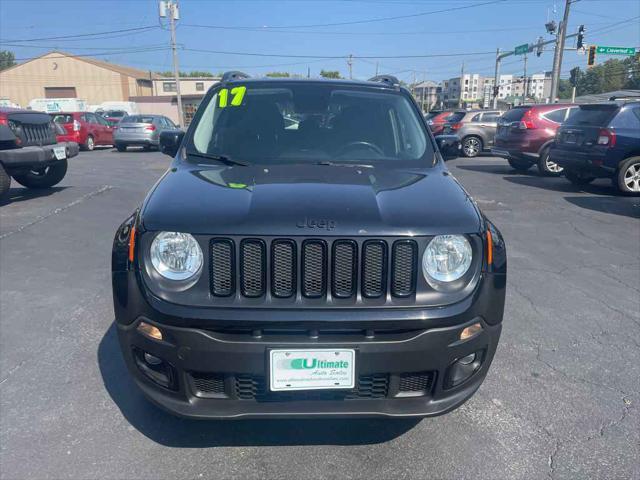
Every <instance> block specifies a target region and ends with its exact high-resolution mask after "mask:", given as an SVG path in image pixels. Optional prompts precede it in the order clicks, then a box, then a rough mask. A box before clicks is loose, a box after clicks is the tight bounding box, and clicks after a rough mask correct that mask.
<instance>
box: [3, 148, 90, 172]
mask: <svg viewBox="0 0 640 480" xmlns="http://www.w3.org/2000/svg"><path fill="white" fill-rule="evenodd" d="M62 145H64V146H65V151H66V153H67V158H71V157H75V156H76V155H78V151H79V148H78V144H77V143H74V142H60V143H56V144H54V145H44V146H42V147H38V146H32V147H22V148H15V149H11V150H0V163H2V164H3V165H4V167H5V168H7V169H8V170H12V169H15V168H18V169H23V168H29V169H32V168H38V167H43V166H46V165H49V164H51V163H55V162H57V161H59V160H57V159H56V157H55V155H54V153H53V149H54V148H55V147H60V146H62Z"/></svg>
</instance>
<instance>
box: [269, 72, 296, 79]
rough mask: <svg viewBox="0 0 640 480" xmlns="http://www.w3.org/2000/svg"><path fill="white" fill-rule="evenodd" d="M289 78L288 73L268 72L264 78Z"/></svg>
mask: <svg viewBox="0 0 640 480" xmlns="http://www.w3.org/2000/svg"><path fill="white" fill-rule="evenodd" d="M290 76H291V75H290V74H289V72H269V73H267V74H265V77H273V78H289V77H290Z"/></svg>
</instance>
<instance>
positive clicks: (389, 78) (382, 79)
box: [369, 75, 400, 87]
mask: <svg viewBox="0 0 640 480" xmlns="http://www.w3.org/2000/svg"><path fill="white" fill-rule="evenodd" d="M369 82H378V83H386V84H387V85H389V86H391V87H399V86H400V81H399V80H398V79H397V78H396V77H394V76H393V75H376V76H375V77H371V78H370V79H369Z"/></svg>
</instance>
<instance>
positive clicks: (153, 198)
mask: <svg viewBox="0 0 640 480" xmlns="http://www.w3.org/2000/svg"><path fill="white" fill-rule="evenodd" d="M160 143H161V149H162V151H163V152H164V153H167V154H169V155H171V156H174V157H175V159H174V161H173V164H172V165H171V168H169V170H167V172H166V173H165V174H164V175H163V177H162V178H161V179H160V180H159V181H158V183H157V184H156V185H155V186H154V187H153V189H152V190H151V191H150V192H149V194H148V195H147V198H146V199H145V201H144V203H143V204H142V206H141V207H140V209H139V210H138V211H136V212H135V213H133V214H132V215H131V216H130V217H129V218H128V219H127V220H126V221H125V222H124V223H123V224H122V226H121V227H120V228H119V229H118V231H117V233H116V236H115V240H114V244H113V257H112V269H113V297H114V304H115V317H116V323H117V327H118V332H119V338H120V343H121V346H122V352H123V354H124V357H125V359H126V363H127V365H128V368H129V370H130V371H131V374H132V375H133V377H134V378H135V380H136V383H137V384H138V385H139V387H140V388H141V389H142V391H143V392H144V393H145V394H146V396H147V397H148V398H150V399H151V400H152V401H153V402H155V403H156V404H158V405H160V406H162V407H164V408H165V409H167V410H169V411H171V412H173V413H175V414H178V415H181V416H186V417H193V418H234V417H235V418H238V417H274V416H318V415H333V416H340V415H348V416H365V415H368V416H371V415H378V416H390V417H394V416H398V417H399V416H416V417H421V416H430V415H438V414H442V413H445V412H448V411H450V410H452V409H454V408H456V407H458V406H460V405H461V404H462V403H463V402H464V401H465V400H467V399H468V398H469V397H470V396H471V395H473V393H474V392H475V391H476V390H477V389H478V387H479V386H480V384H481V383H482V381H483V379H484V377H485V375H486V374H487V371H488V370H489V365H490V364H491V361H492V359H493V355H494V353H495V351H496V347H497V344H498V339H499V337H500V330H501V322H502V316H503V309H504V298H505V287H506V251H505V245H504V243H503V240H502V237H501V235H500V232H499V231H498V230H497V229H496V227H495V226H494V225H492V224H491V223H490V222H489V221H488V220H487V219H486V218H485V217H484V215H483V214H482V213H481V212H480V210H479V209H478V207H477V205H476V204H475V203H474V201H473V200H472V199H471V198H470V196H469V195H468V194H467V192H465V190H464V189H463V188H462V186H461V185H460V184H459V183H458V182H457V181H456V179H455V178H454V177H453V176H452V175H451V174H450V173H449V171H448V170H447V168H446V166H445V164H444V162H443V158H442V155H441V153H440V151H439V149H438V146H437V142H436V140H435V139H434V138H433V136H432V135H431V134H430V133H429V130H428V128H427V125H426V124H425V121H424V119H423V117H422V115H421V114H420V111H419V109H418V107H417V105H416V103H415V102H414V101H413V99H412V97H411V95H410V93H409V92H408V91H407V90H405V89H404V88H400V87H399V85H398V82H397V80H396V79H395V78H393V77H388V76H382V77H376V78H374V79H372V80H371V81H368V82H351V81H342V80H341V81H326V80H323V81H319V80H291V79H286V80H275V79H249V78H248V77H247V76H246V75H244V74H241V73H239V72H231V73H229V74H226V75H225V76H224V77H223V79H222V81H221V83H220V84H218V85H216V86H214V87H212V88H211V90H210V91H209V92H208V93H207V95H206V96H205V98H204V99H203V101H202V104H201V105H200V108H199V109H198V112H197V114H196V115H195V118H194V120H193V123H192V124H191V126H190V127H189V129H188V131H187V132H186V133H183V132H180V131H168V132H163V134H162V137H161V140H160Z"/></svg>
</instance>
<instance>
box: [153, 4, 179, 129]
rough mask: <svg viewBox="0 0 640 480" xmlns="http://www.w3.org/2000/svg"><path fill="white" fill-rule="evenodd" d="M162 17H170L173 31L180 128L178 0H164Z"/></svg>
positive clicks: (170, 27) (174, 73) (160, 6)
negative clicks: (177, 40) (177, 37)
mask: <svg viewBox="0 0 640 480" xmlns="http://www.w3.org/2000/svg"><path fill="white" fill-rule="evenodd" d="M159 10H160V17H161V18H164V17H167V16H168V17H169V30H170V31H171V50H172V52H173V76H174V77H175V80H176V98H177V100H178V126H180V127H181V126H183V125H184V114H183V111H182V95H180V69H179V68H178V49H177V47H176V21H177V20H179V19H180V14H179V12H178V1H177V0H164V1H161V2H160V4H159Z"/></svg>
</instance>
